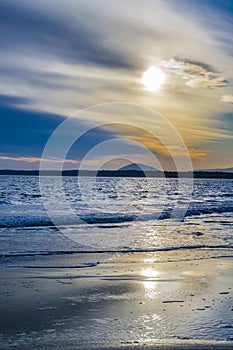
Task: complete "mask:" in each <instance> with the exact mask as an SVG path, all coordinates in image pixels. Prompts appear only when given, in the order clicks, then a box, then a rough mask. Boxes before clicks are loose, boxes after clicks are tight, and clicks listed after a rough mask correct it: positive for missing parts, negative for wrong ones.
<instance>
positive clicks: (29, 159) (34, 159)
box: [0, 156, 78, 164]
mask: <svg viewBox="0 0 233 350" xmlns="http://www.w3.org/2000/svg"><path fill="white" fill-rule="evenodd" d="M0 159H1V160H12V161H17V162H28V163H36V162H40V161H42V160H43V161H44V162H50V163H70V164H77V163H78V161H77V160H74V159H64V160H62V159H46V158H38V157H8V156H0Z"/></svg>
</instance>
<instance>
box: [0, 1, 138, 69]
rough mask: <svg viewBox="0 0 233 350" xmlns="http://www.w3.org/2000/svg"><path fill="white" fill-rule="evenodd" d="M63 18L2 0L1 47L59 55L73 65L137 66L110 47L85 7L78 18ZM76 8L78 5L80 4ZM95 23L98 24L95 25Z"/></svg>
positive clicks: (79, 11)
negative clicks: (86, 13) (81, 63)
mask: <svg viewBox="0 0 233 350" xmlns="http://www.w3.org/2000/svg"><path fill="white" fill-rule="evenodd" d="M62 4H63V7H64V9H63V13H62V15H63V16H59V14H58V13H57V12H56V11H54V12H52V11H50V12H49V11H47V10H48V9H46V8H45V7H43V6H41V9H40V11H38V8H37V9H36V8H33V3H32V2H31V1H28V2H25V1H24V2H20V1H18V2H17V1H12V0H1V1H0V47H1V49H2V50H11V51H12V50H15V51H17V52H18V53H20V51H21V52H24V53H25V52H26V53H27V52H28V53H30V52H33V54H35V53H36V52H38V54H41V53H44V54H46V55H56V58H57V57H60V58H62V59H64V60H66V61H72V62H73V63H80V62H84V63H85V64H88V63H89V64H96V65H103V66H105V67H106V66H107V67H114V68H128V69H129V68H132V67H134V64H133V63H132V61H130V60H128V59H127V58H126V57H125V56H124V57H123V56H122V55H121V54H120V53H119V51H118V49H117V48H115V49H114V48H113V47H111V48H110V47H108V46H107V45H106V43H105V42H104V40H103V38H102V36H101V34H100V33H99V32H98V30H95V28H96V27H97V28H98V24H99V19H98V18H96V17H95V16H92V18H91V21H92V22H91V26H90V22H89V21H90V19H89V20H88V18H87V17H85V11H83V10H82V7H81V6H79V7H78V8H77V19H76V20H75V21H74V18H71V17H70V14H69V13H66V3H65V2H64V3H62ZM76 5H79V3H78V2H77V4H76ZM95 22H96V23H95Z"/></svg>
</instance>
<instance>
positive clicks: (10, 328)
mask: <svg viewBox="0 0 233 350" xmlns="http://www.w3.org/2000/svg"><path fill="white" fill-rule="evenodd" d="M188 253H189V259H188V261H185V260H187V254H188ZM199 258H201V259H199ZM86 261H96V262H99V263H98V264H96V265H95V264H92V266H90V267H86V265H85V264H84V265H82V264H83V263H84V262H86ZM17 264H18V265H17V266H20V264H19V262H17ZM13 265H14V264H13V263H12V262H11V264H9V263H8V268H5V269H2V270H1V271H0V274H1V289H0V349H8V348H9V349H10V348H17V349H37V348H38V349H53V348H54V349H99V350H101V349H148V350H149V349H160V348H161V349H231V348H232V346H233V336H232V330H233V325H232V315H233V305H232V294H233V285H232V271H233V259H232V258H218V259H213V258H208V253H207V252H205V254H203V251H200V252H199V256H198V254H197V252H195V256H192V254H191V253H190V252H187V251H182V252H170V253H168V252H163V253H162V252H161V253H136V254H123V255H119V254H115V255H113V256H110V255H109V256H108V257H107V258H106V257H103V255H98V254H96V255H95V256H94V255H93V254H92V255H90V256H88V254H86V255H85V256H84V255H82V256H81V255H80V256H72V257H71V256H62V257H59V258H57V257H49V258H48V257H44V258H41V257H40V258H39V257H33V258H32V257H31V258H28V259H27V261H25V260H24V261H23V263H22V262H21V266H24V267H23V268H22V267H12V266H13ZM32 266H34V267H32ZM68 266H69V267H68ZM74 266H76V267H74ZM84 266H85V268H83V267H84Z"/></svg>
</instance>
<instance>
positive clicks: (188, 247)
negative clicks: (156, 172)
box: [0, 244, 233, 264]
mask: <svg viewBox="0 0 233 350" xmlns="http://www.w3.org/2000/svg"><path fill="white" fill-rule="evenodd" d="M195 249H202V250H205V249H208V250H214V249H228V250H231V249H233V246H231V245H223V244H221V245H205V244H197V245H185V246H174V247H161V248H145V249H144V248H136V249H134V248H129V247H126V248H122V249H95V250H94V249H85V250H84V249H82V250H48V251H25V252H10V253H0V258H10V257H30V256H51V255H73V254H74V255H75V254H108V253H110V254H113V253H121V254H128V253H153V252H168V251H176V250H195ZM87 264H89V263H87ZM90 264H92V263H90ZM95 264H98V263H95Z"/></svg>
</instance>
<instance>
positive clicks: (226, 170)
mask: <svg viewBox="0 0 233 350" xmlns="http://www.w3.org/2000/svg"><path fill="white" fill-rule="evenodd" d="M196 171H197V170H196ZM198 171H206V172H207V171H208V172H221V173H233V167H232V168H217V169H201V170H198Z"/></svg>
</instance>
